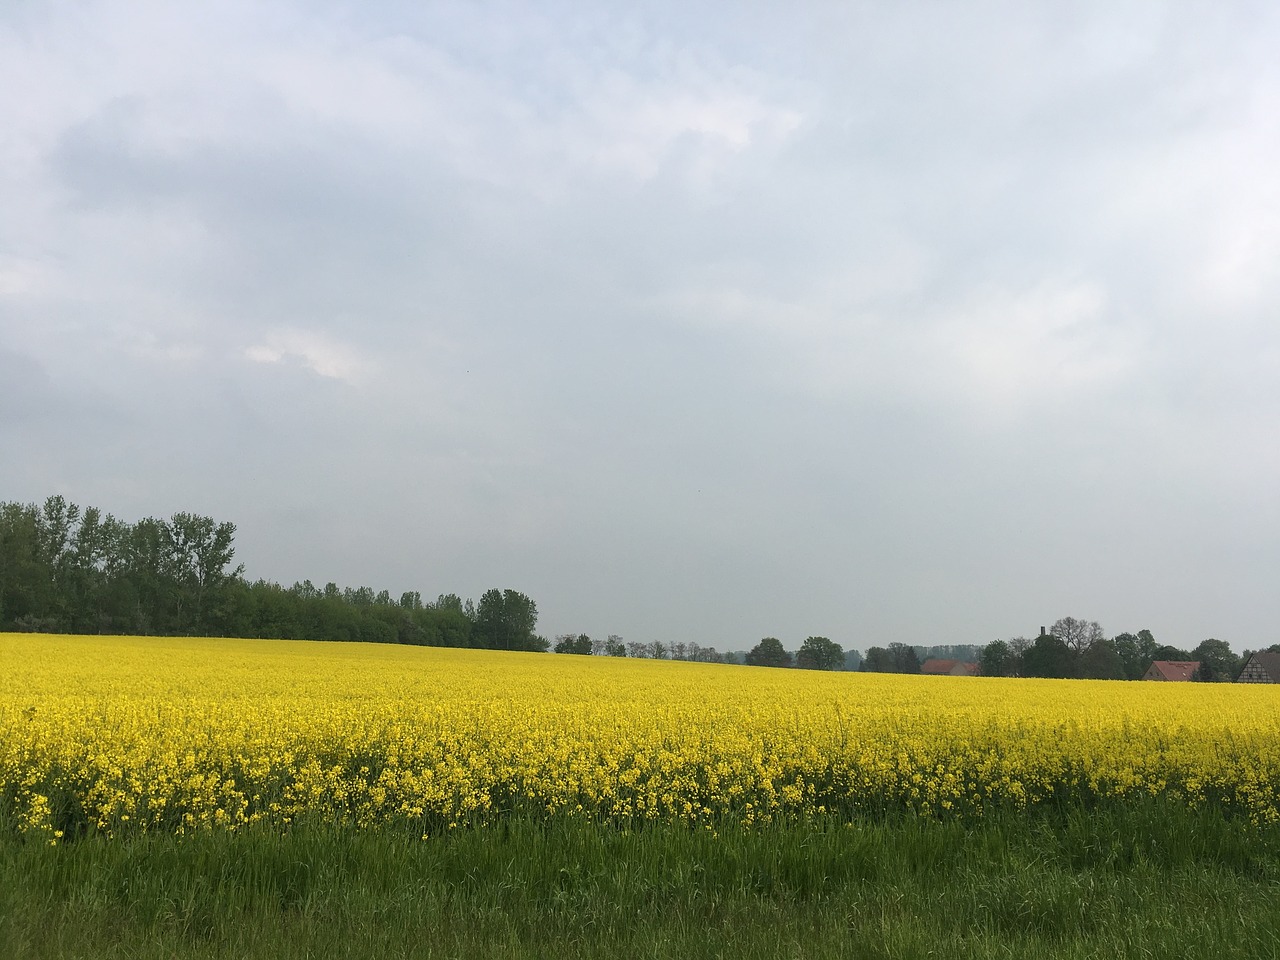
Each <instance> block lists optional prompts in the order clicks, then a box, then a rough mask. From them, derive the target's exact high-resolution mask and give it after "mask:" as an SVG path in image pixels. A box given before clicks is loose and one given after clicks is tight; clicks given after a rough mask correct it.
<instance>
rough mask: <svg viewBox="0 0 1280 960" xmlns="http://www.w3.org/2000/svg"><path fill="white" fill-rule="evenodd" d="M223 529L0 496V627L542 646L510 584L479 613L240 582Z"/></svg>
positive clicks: (462, 606)
mask: <svg viewBox="0 0 1280 960" xmlns="http://www.w3.org/2000/svg"><path fill="white" fill-rule="evenodd" d="M235 531H236V528H235V525H234V524H232V523H226V522H221V523H220V522H217V521H215V520H213V519H212V518H210V517H203V516H200V515H198V514H194V513H176V514H174V515H173V516H172V517H170V518H168V519H156V518H154V517H147V518H144V519H142V520H139V521H138V522H136V523H132V524H130V523H125V522H123V521H121V520H117V519H116V518H115V517H113V516H111V515H110V514H106V515H103V514H102V512H101V511H100V510H98V509H97V508H96V507H87V508H85V509H84V510H81V509H80V507H78V506H77V505H75V504H73V503H68V502H67V501H66V500H65V499H64V498H63V497H60V496H55V497H50V498H48V499H47V500H46V501H45V503H44V504H43V505H42V506H39V507H37V506H35V505H34V504H18V503H0V630H30V631H40V632H46V633H59V632H62V633H119V634H135V635H149V634H170V635H182V636H190V635H195V636H201V635H203V636H235V637H262V638H275V639H299V640H301V639H306V640H351V641H364V642H369V643H408V644H419V645H426V646H451V647H470V646H481V645H493V646H498V647H500V648H502V649H512V650H545V649H546V647H547V643H546V641H545V640H543V639H542V638H541V637H538V636H536V635H535V634H534V633H533V629H534V626H535V625H536V623H537V607H536V606H535V605H534V603H533V601H532V600H530V599H529V598H528V597H526V596H524V595H523V594H520V593H516V592H515V591H512V590H506V591H497V590H491V591H489V593H487V594H486V595H485V596H486V597H490V602H489V603H488V604H485V605H484V609H483V611H481V610H480V609H479V608H477V607H475V606H474V605H473V604H472V603H471V601H469V600H468V601H463V600H462V599H460V598H459V597H457V596H456V595H454V594H444V595H441V596H440V598H439V599H438V600H437V602H436V603H434V604H430V603H423V601H422V595H421V594H420V593H419V592H417V591H407V592H405V593H403V594H402V595H401V596H400V598H399V600H398V601H393V600H392V597H391V593H390V591H388V590H379V591H375V590H374V589H373V588H372V587H364V586H362V587H354V588H352V587H348V588H345V589H343V588H340V587H339V586H338V585H337V584H335V583H327V584H325V586H324V587H323V588H317V587H316V586H315V585H314V584H312V582H311V581H310V580H304V581H303V582H301V583H295V584H294V585H293V586H292V587H287V588H286V587H282V586H281V585H280V584H277V583H273V582H270V581H267V580H257V581H253V582H249V581H246V580H245V579H244V576H243V572H244V571H243V567H242V566H236V565H233V564H234V557H235ZM494 597H496V602H494V601H493V598H494ZM482 612H483V614H484V616H483V617H481V613H482ZM478 626H479V628H480V629H479V630H477V627H478Z"/></svg>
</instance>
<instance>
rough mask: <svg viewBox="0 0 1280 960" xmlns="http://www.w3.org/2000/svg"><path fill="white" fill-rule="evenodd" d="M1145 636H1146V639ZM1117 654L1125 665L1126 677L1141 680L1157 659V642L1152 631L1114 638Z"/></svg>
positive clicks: (1119, 635)
mask: <svg viewBox="0 0 1280 960" xmlns="http://www.w3.org/2000/svg"><path fill="white" fill-rule="evenodd" d="M1143 634H1145V635H1146V636H1145V637H1144V636H1143ZM1111 642H1112V643H1114V644H1115V648H1116V653H1117V654H1119V656H1120V661H1121V662H1122V663H1123V664H1124V675H1125V678H1126V679H1128V680H1141V679H1142V675H1143V674H1144V673H1146V672H1147V668H1148V667H1149V666H1151V661H1152V660H1154V659H1155V657H1154V656H1153V654H1154V653H1155V650H1156V641H1155V638H1154V637H1153V636H1151V631H1150V630H1140V631H1138V633H1136V634H1133V633H1121V634H1117V635H1116V636H1115V637H1113V638H1112V641H1111Z"/></svg>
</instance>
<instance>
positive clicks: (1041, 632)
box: [1040, 627, 1044, 637]
mask: <svg viewBox="0 0 1280 960" xmlns="http://www.w3.org/2000/svg"><path fill="white" fill-rule="evenodd" d="M1040 636H1042V637H1043V636H1044V627H1041V628H1040Z"/></svg>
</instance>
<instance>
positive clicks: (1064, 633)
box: [1049, 617, 1105, 654]
mask: <svg viewBox="0 0 1280 960" xmlns="http://www.w3.org/2000/svg"><path fill="white" fill-rule="evenodd" d="M1049 632H1050V633H1052V634H1053V635H1054V636H1055V637H1057V638H1058V639H1059V640H1061V641H1062V642H1063V643H1065V644H1066V645H1067V649H1068V650H1070V651H1071V652H1072V653H1077V654H1078V653H1083V652H1084V651H1085V650H1087V649H1089V647H1090V646H1091V645H1092V644H1094V643H1097V642H1098V641H1099V640H1102V639H1103V638H1104V637H1105V634H1103V632H1102V627H1100V626H1098V622H1097V621H1096V620H1077V619H1076V618H1075V617H1063V618H1062V619H1060V620H1058V621H1057V622H1056V623H1054V625H1053V629H1052V630H1050V631H1049Z"/></svg>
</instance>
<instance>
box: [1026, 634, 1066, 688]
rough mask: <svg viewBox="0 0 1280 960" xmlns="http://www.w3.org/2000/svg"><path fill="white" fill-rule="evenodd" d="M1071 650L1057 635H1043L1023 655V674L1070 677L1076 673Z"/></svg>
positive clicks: (1028, 675)
mask: <svg viewBox="0 0 1280 960" xmlns="http://www.w3.org/2000/svg"><path fill="white" fill-rule="evenodd" d="M1074 659H1075V658H1074V657H1072V655H1071V649H1070V648H1069V647H1068V646H1067V645H1066V643H1064V642H1063V641H1062V640H1061V639H1059V638H1058V637H1057V636H1056V635H1055V634H1052V633H1042V634H1041V635H1040V636H1038V637H1036V641H1035V643H1033V644H1031V646H1030V647H1028V648H1027V650H1026V652H1025V653H1024V654H1023V655H1022V674H1023V676H1027V677H1070V676H1072V675H1073V674H1074V673H1075V662H1074Z"/></svg>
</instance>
